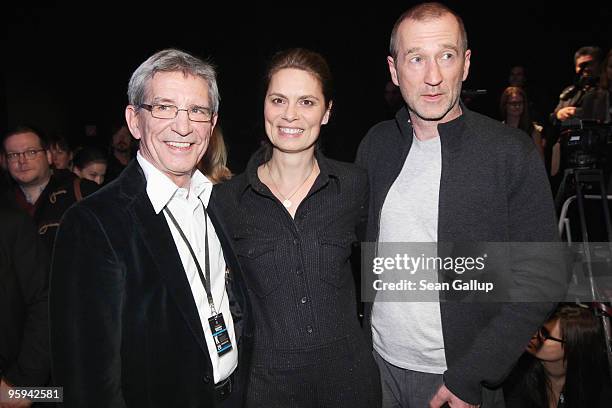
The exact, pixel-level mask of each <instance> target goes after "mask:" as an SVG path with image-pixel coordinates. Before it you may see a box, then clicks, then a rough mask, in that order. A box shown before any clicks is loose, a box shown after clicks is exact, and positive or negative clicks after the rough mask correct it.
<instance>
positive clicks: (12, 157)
mask: <svg viewBox="0 0 612 408" xmlns="http://www.w3.org/2000/svg"><path fill="white" fill-rule="evenodd" d="M44 151H45V149H31V150H26V151H25V152H14V153H7V154H6V160H8V161H9V162H11V163H15V162H17V161H19V157H21V155H23V157H24V158H25V159H26V160H34V159H35V158H36V155H37V154H38V153H40V152H44Z"/></svg>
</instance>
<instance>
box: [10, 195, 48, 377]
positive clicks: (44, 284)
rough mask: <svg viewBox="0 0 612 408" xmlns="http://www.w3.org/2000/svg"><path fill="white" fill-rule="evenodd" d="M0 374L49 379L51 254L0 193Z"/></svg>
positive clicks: (26, 219)
mask: <svg viewBox="0 0 612 408" xmlns="http://www.w3.org/2000/svg"><path fill="white" fill-rule="evenodd" d="M0 226H1V228H0V377H2V378H6V380H7V381H8V382H9V383H10V384H13V385H15V386H19V387H35V386H38V387H40V386H44V385H47V383H48V382H49V377H50V371H51V370H50V364H49V321H48V319H49V315H48V310H47V308H48V303H47V302H48V288H49V259H48V254H47V251H46V249H45V247H44V245H43V243H42V242H41V240H40V238H39V236H38V234H37V233H36V228H35V227H34V224H33V222H32V220H31V219H30V217H29V216H28V215H27V214H26V213H25V212H23V211H21V210H20V209H18V208H16V207H15V208H14V207H13V206H12V205H11V201H10V199H9V198H8V197H7V196H5V195H4V193H3V192H0Z"/></svg>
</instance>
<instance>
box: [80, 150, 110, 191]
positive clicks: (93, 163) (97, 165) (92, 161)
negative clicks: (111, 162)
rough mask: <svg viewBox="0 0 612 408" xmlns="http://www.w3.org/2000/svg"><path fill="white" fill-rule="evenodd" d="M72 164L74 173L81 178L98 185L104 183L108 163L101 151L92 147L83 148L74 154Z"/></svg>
mask: <svg viewBox="0 0 612 408" xmlns="http://www.w3.org/2000/svg"><path fill="white" fill-rule="evenodd" d="M72 163H73V167H72V171H73V172H74V174H76V175H77V176H79V177H80V178H82V179H85V180H91V181H93V182H94V183H97V184H98V185H101V184H102V183H104V176H105V175H106V167H107V163H108V161H107V158H106V155H105V154H104V153H103V152H102V151H101V150H100V149H98V148H95V147H92V146H86V147H82V148H81V149H79V150H77V152H76V153H75V154H74V159H73V160H72Z"/></svg>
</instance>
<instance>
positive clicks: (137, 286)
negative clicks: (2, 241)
mask: <svg viewBox="0 0 612 408" xmlns="http://www.w3.org/2000/svg"><path fill="white" fill-rule="evenodd" d="M128 98H129V105H128V106H127V107H126V110H125V117H126V121H127V125H128V127H129V129H130V133H131V134H132V135H133V136H134V138H136V139H138V140H139V141H140V144H139V149H138V153H137V155H136V160H133V161H132V162H131V163H130V164H128V166H127V167H126V168H125V170H123V172H122V173H121V175H120V176H119V177H118V178H117V179H116V180H115V181H113V182H112V183H111V184H109V185H108V186H107V187H106V188H104V189H102V190H101V191H100V192H99V193H98V194H95V195H94V196H92V197H89V198H87V199H86V200H83V201H82V202H81V203H79V204H78V205H76V206H74V207H73V208H72V209H70V210H69V211H68V212H67V214H66V216H65V217H64V221H63V222H62V225H61V227H60V230H59V232H58V238H57V242H56V245H55V250H54V254H53V266H52V273H51V292H50V317H51V356H52V367H53V376H54V379H55V382H56V383H57V384H58V385H61V386H63V387H64V406H66V407H113V408H120V407H185V408H186V407H239V406H242V401H241V400H242V395H241V393H242V391H243V390H244V387H243V386H242V384H243V383H244V379H245V377H244V375H245V374H246V373H248V361H249V359H250V357H249V355H250V354H249V353H250V352H249V349H250V347H251V344H252V342H251V337H252V330H253V329H252V323H251V319H250V315H249V313H248V311H249V308H248V304H247V302H248V300H247V297H246V289H245V287H244V285H243V278H242V274H241V272H240V267H239V266H238V261H237V259H236V256H235V255H234V253H233V251H232V247H231V245H230V242H229V237H228V236H227V235H226V234H225V233H224V231H225V227H224V226H223V222H222V221H223V220H221V219H219V217H218V216H217V214H218V212H219V210H218V207H215V206H214V205H213V204H211V205H209V202H208V201H209V198H210V193H211V191H212V181H211V180H210V179H209V178H208V177H207V176H206V175H204V174H202V173H200V171H198V170H197V169H196V165H197V164H198V162H199V161H200V160H201V159H202V158H204V160H207V158H208V157H216V156H215V153H214V150H215V147H214V146H212V144H211V145H210V146H209V140H210V137H211V134H212V132H213V129H214V127H215V124H216V122H217V111H218V108H219V94H218V90H217V83H216V74H215V71H214V69H213V67H212V66H211V65H210V64H208V63H206V62H204V61H202V60H200V59H198V58H195V57H193V56H192V55H189V54H187V53H185V52H182V51H179V50H174V49H168V50H164V51H160V52H158V53H156V54H155V55H153V56H151V57H150V58H149V59H147V60H146V61H145V62H143V63H142V64H141V65H140V67H138V69H136V71H135V72H134V73H133V74H132V78H131V79H130V83H129V85H128ZM237 369H239V370H237Z"/></svg>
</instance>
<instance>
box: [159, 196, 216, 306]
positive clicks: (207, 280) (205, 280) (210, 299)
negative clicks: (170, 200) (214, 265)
mask: <svg viewBox="0 0 612 408" xmlns="http://www.w3.org/2000/svg"><path fill="white" fill-rule="evenodd" d="M198 199H199V200H200V203H202V210H203V211H204V225H205V229H204V231H205V233H204V264H205V265H204V266H206V277H204V274H203V273H202V268H201V267H200V263H199V262H198V258H197V257H196V255H195V252H193V248H192V247H191V244H190V243H189V241H188V240H187V237H186V236H185V234H184V233H183V230H182V229H181V227H180V226H179V224H178V222H177V221H176V218H174V215H172V213H171V212H170V209H169V208H168V206H167V205H166V206H165V207H164V211H166V214H168V217H169V218H170V220H171V221H172V223H173V224H174V226H175V227H176V229H177V231H178V232H179V234H180V235H181V238H183V241H185V245H187V248H188V249H189V253H190V254H191V257H192V258H193V261H194V262H195V265H196V268H197V269H198V275H199V276H200V280H201V281H202V285H204V290H205V291H206V297H207V298H208V304H209V305H210V310H211V312H212V314H213V316H214V315H216V314H217V310H216V309H215V303H214V301H213V297H212V293H211V289H210V260H209V258H208V214H207V212H206V207H205V206H204V203H203V202H202V199H201V198H200V197H198Z"/></svg>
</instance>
